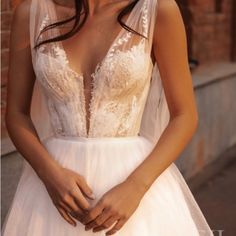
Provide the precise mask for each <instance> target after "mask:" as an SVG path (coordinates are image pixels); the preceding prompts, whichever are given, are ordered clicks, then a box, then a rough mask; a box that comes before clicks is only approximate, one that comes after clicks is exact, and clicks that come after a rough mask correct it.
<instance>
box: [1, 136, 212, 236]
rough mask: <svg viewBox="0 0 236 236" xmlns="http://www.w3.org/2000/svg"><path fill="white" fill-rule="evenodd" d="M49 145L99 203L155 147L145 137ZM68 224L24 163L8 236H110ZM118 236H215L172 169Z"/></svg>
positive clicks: (7, 222)
mask: <svg viewBox="0 0 236 236" xmlns="http://www.w3.org/2000/svg"><path fill="white" fill-rule="evenodd" d="M43 144H44V145H45V147H46V148H47V150H48V151H49V153H50V154H51V156H52V157H53V158H55V159H56V160H57V161H58V162H59V163H60V164H61V165H62V166H64V167H66V168H70V169H72V170H74V171H76V172H78V173H79V174H81V175H83V176H84V177H85V180H86V181H87V183H88V185H89V186H90V187H91V189H92V190H93V192H94V194H95V196H96V199H95V200H89V199H88V200H89V202H90V203H91V204H92V205H93V204H96V202H97V201H98V200H99V198H100V197H102V195H103V194H104V193H105V192H106V191H108V190H109V189H111V188H112V187H113V186H115V185H117V184H118V183H120V182H122V181H123V180H125V179H126V178H127V176H128V175H129V174H130V173H131V172H132V171H133V170H134V169H135V168H136V167H137V166H138V165H139V164H141V162H142V161H144V159H145V158H146V157H147V156H148V154H149V153H150V151H151V149H152V144H151V143H150V142H149V141H148V140H147V139H146V138H144V137H141V136H134V137H122V138H115V137H114V138H82V137H78V138H68V137H66V138H62V137H61V138H58V137H50V138H48V139H46V140H44V141H43ZM107 230H108V229H106V230H103V231H100V232H97V233H94V232H92V230H90V231H85V229H84V225H83V224H82V223H80V222H79V221H78V222H77V226H76V227H74V226H72V225H70V224H69V223H68V222H67V221H65V220H64V219H63V218H62V216H61V215H60V214H59V212H58V211H57V209H56V207H55V206H54V205H53V203H52V200H51V198H50V197H49V194H48V192H47V190H46V188H45V186H44V184H43V182H42V181H41V180H40V179H39V177H38V176H37V174H36V173H35V172H34V170H33V169H32V167H31V166H30V165H29V164H28V163H27V162H26V161H24V167H23V171H22V175H21V178H20V180H19V184H18V187H17V190H16V193H15V196H14V199H13V202H12V204H11V206H10V209H9V211H8V214H7V216H6V218H5V221H4V224H3V228H2V233H3V235H4V236H19V235H20V236H92V235H98V236H105V232H106V231H107ZM115 235H117V236H195V235H202V236H203V235H204V236H209V235H213V234H212V231H211V229H210V228H209V226H208V224H207V222H206V220H205V218H204V216H203V214H202V212H201V210H200V209H199V207H198V205H197V203H196V201H195V199H194V198H193V195H192V193H191V192H190V190H189V188H188V186H187V184H186V182H185V180H184V178H183V177H182V175H181V173H180V172H179V170H178V168H177V167H176V165H175V164H174V163H172V164H171V165H170V166H169V167H168V168H167V169H166V170H165V171H164V172H163V173H162V174H161V175H160V176H159V177H158V178H157V179H156V180H155V182H154V183H153V184H152V186H151V187H150V188H149V190H148V191H147V192H146V193H145V195H144V197H143V198H142V200H141V202H140V204H139V206H138V208H137V209H136V211H135V212H134V213H133V215H132V216H131V217H130V218H129V220H128V221H127V222H126V223H125V225H124V226H123V227H122V228H121V229H120V230H119V231H117V233H116V234H115Z"/></svg>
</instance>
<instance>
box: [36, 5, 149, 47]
mask: <svg viewBox="0 0 236 236" xmlns="http://www.w3.org/2000/svg"><path fill="white" fill-rule="evenodd" d="M74 1H75V10H76V12H75V15H74V16H72V17H70V18H68V19H66V20H62V21H59V22H56V23H53V24H50V25H47V26H46V27H44V28H43V29H42V30H41V32H40V33H39V35H38V38H37V41H38V39H39V36H40V35H41V34H42V33H43V32H45V31H47V30H50V29H52V28H55V27H57V26H60V25H63V24H65V23H68V22H70V21H72V20H75V22H74V25H73V27H72V29H71V30H70V31H69V32H67V33H65V34H63V35H59V36H56V37H54V38H50V39H46V40H43V41H42V42H40V43H38V44H36V45H35V46H34V49H37V48H38V47H39V46H40V45H42V44H45V43H50V42H56V41H61V40H65V39H67V38H70V37H72V36H73V35H74V34H75V33H77V32H78V31H79V30H80V29H81V28H82V26H83V25H84V23H85V21H86V19H87V16H88V12H89V6H88V1H87V0H74ZM138 1H139V0H134V1H133V2H131V3H130V4H129V5H127V6H126V7H125V8H124V9H123V10H122V11H121V12H120V13H119V15H118V17H117V20H118V22H119V23H120V25H121V26H122V27H123V28H124V29H126V30H128V31H130V32H133V33H135V34H137V35H139V36H143V37H145V38H146V36H144V35H142V34H140V33H139V32H136V31H135V30H133V29H131V28H130V27H129V26H127V25H126V24H125V23H124V22H123V21H122V18H123V16H125V15H126V14H127V13H129V12H130V11H132V9H133V8H134V7H135V5H136V4H137V3H138ZM82 6H83V7H84V9H85V11H84V14H85V17H84V18H83V20H82V22H81V23H79V22H80V16H81V15H82V13H81V11H82Z"/></svg>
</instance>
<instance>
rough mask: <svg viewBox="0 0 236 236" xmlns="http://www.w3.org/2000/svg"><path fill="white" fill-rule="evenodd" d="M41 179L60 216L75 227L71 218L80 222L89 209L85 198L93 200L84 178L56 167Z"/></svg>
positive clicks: (68, 170) (74, 222)
mask: <svg viewBox="0 0 236 236" xmlns="http://www.w3.org/2000/svg"><path fill="white" fill-rule="evenodd" d="M41 179H42V180H43V182H44V184H45V186H46V189H47V191H48V193H49V195H50V197H51V199H52V201H53V203H54V205H55V206H56V208H57V210H58V211H59V213H60V214H61V216H62V217H63V218H64V219H65V220H66V221H67V222H68V223H70V224H72V225H73V226H76V221H75V220H74V219H73V217H74V218H76V219H77V220H79V221H80V219H81V217H82V216H83V214H84V213H85V212H86V211H88V210H89V208H90V204H89V203H88V201H87V199H86V198H85V197H88V198H90V199H94V197H93V195H92V190H91V189H90V187H89V186H88V184H87V183H86V181H85V179H84V177H83V176H82V175H79V174H78V173H76V172H74V171H72V170H70V169H66V168H63V167H61V166H57V167H56V168H55V169H53V170H51V171H50V173H49V174H47V176H45V175H44V177H42V178H41ZM72 216H73V217H72Z"/></svg>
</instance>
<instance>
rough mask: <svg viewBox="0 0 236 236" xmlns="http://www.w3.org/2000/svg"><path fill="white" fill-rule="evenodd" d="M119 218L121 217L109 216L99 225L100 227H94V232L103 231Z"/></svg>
mask: <svg viewBox="0 0 236 236" xmlns="http://www.w3.org/2000/svg"><path fill="white" fill-rule="evenodd" d="M118 219H119V217H118V216H111V217H109V218H108V219H107V220H106V221H105V222H104V223H103V224H102V225H101V226H98V227H96V228H94V229H93V232H98V231H101V230H103V229H108V228H110V227H111V226H112V225H113V224H114V223H116V221H117V220H118Z"/></svg>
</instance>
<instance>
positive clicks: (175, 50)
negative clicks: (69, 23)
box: [6, 0, 198, 235]
mask: <svg viewBox="0 0 236 236" xmlns="http://www.w3.org/2000/svg"><path fill="white" fill-rule="evenodd" d="M65 2H67V3H68V2H70V3H72V2H73V1H59V0H57V3H60V4H65ZM88 2H89V4H90V8H91V12H90V15H89V19H88V23H87V24H86V25H85V26H84V29H83V34H78V36H77V35H76V37H75V38H74V39H71V41H69V40H68V41H67V40H66V41H65V48H66V45H67V46H68V47H67V50H68V53H69V51H70V50H71V51H70V52H71V54H70V58H71V59H70V62H72V61H75V60H73V55H72V52H73V51H74V49H75V51H76V50H80V49H79V48H78V46H77V48H74V47H76V46H75V44H73V46H72V45H71V46H70V48H69V44H70V43H72V42H75V41H76V40H79V39H80V40H81V41H80V42H81V43H80V44H78V43H77V45H81V47H83V48H85V49H86V50H88V51H84V55H91V54H90V53H89V50H92V51H93V50H96V48H95V47H94V48H93V47H92V46H91V45H95V44H93V42H92V43H91V42H89V43H90V45H89V46H88V44H87V46H86V40H85V38H86V37H88V35H89V34H90V35H91V34H92V33H97V34H98V32H96V31H94V29H95V28H97V26H98V25H97V24H99V22H100V23H101V28H102V27H105V28H106V29H108V28H109V27H110V28H112V27H114V22H115V20H114V19H113V21H105V22H111V23H110V25H109V26H103V24H104V22H102V19H105V18H106V17H108V18H109V17H111V14H110V15H109V12H111V10H113V11H114V7H113V8H110V11H109V7H110V6H111V4H108V3H109V1H104V0H103V1H99V0H97V1H95V0H89V1H88ZM123 4H124V2H123ZM69 5H70V4H69ZM69 5H68V6H69ZM114 5H115V4H113V6H114ZM124 5H125V4H124ZM124 5H123V6H124ZM29 6H30V0H25V1H24V2H23V3H21V4H20V5H19V6H18V7H17V8H16V10H15V13H14V18H13V21H12V30H11V41H10V67H9V79H8V88H7V89H8V93H7V94H8V95H7V111H6V125H7V129H8V132H9V135H10V137H11V139H12V141H13V143H14V144H15V146H16V148H17V149H18V151H19V152H20V153H21V154H22V156H23V157H24V158H25V159H26V160H27V161H28V162H29V164H30V165H31V166H32V167H33V169H34V170H35V172H36V173H37V175H38V176H39V178H40V179H41V180H42V182H43V183H44V184H45V186H46V189H47V191H48V193H49V195H50V197H51V199H52V202H53V203H54V205H55V207H56V208H57V209H58V211H59V213H60V214H61V216H62V217H63V218H64V219H65V220H66V221H67V222H69V223H70V224H72V225H74V226H76V220H78V221H80V222H81V223H83V224H84V226H85V229H86V230H91V229H92V230H94V231H99V230H103V229H107V228H108V227H110V226H111V225H113V224H114V223H115V222H116V221H117V222H116V224H115V225H114V226H113V227H112V228H111V229H109V230H108V231H107V232H106V235H112V234H114V233H115V232H116V231H117V230H119V229H121V228H122V227H123V226H124V225H125V223H126V222H127V220H128V219H129V218H130V217H131V215H132V214H133V213H134V212H135V210H136V209H137V207H138V206H139V203H140V201H141V199H142V197H143V196H144V194H145V193H146V192H147V191H148V189H149V188H150V187H151V186H152V184H153V182H154V181H155V180H156V179H157V178H158V176H160V175H161V173H162V172H163V171H164V170H165V169H166V168H167V167H169V165H170V164H171V163H172V162H173V161H175V160H176V159H177V158H178V156H179V155H180V153H181V152H182V151H183V150H184V148H185V147H186V145H187V144H188V142H189V141H190V140H191V138H192V136H193V134H194V133H195V131H196V128H197V124H198V114H197V109H196V103H195V98H194V91H193V86H192V79H191V73H190V71H189V67H188V58H187V43H186V35H185V29H184V25H183V21H182V17H181V14H180V11H179V8H178V6H177V4H176V3H175V1H174V0H159V4H158V8H157V19H156V22H157V23H156V25H155V31H154V38H153V54H152V57H153V60H154V61H156V62H157V64H158V67H159V70H160V74H161V78H162V82H163V86H164V90H165V93H166V98H167V103H168V106H169V110H170V122H169V123H168V125H167V127H166V129H165V130H164V132H163V134H162V135H161V137H160V139H159V141H158V143H157V145H156V147H155V148H154V149H153V151H152V153H150V155H149V156H148V157H147V158H146V159H145V160H144V161H143V162H142V163H141V164H140V165H139V166H138V167H137V168H136V169H135V170H134V171H133V172H132V173H130V175H129V176H128V177H127V179H126V180H125V181H124V182H122V183H120V184H118V185H116V186H114V187H113V188H112V189H110V190H109V191H108V192H106V193H105V194H104V195H103V196H102V197H101V198H100V199H99V200H98V201H97V204H96V205H95V206H93V207H91V206H90V205H89V203H88V200H87V198H90V199H93V198H92V197H91V193H92V189H91V188H90V187H89V186H88V184H87V183H86V181H85V179H84V178H83V176H81V175H80V174H79V173H76V172H73V171H72V170H69V169H65V168H63V167H61V166H60V165H59V164H58V163H57V162H56V161H54V159H53V157H51V156H50V154H49V153H48V152H47V150H46V149H45V148H44V146H43V145H42V144H41V142H40V140H39V137H38V134H37V132H36V130H35V128H34V125H33V123H32V121H31V118H30V101H31V96H32V91H33V90H32V89H33V85H34V82H35V74H34V70H33V67H32V62H31V52H30V44H29V43H30V42H29V32H28V25H29ZM71 6H73V5H70V7H71ZM120 7H121V6H120V5H119V7H118V5H117V8H116V11H118V8H119V9H120ZM104 9H107V11H105V12H106V13H104ZM113 18H114V16H113ZM94 19H100V20H98V21H95V20H94ZM106 19H107V18H106ZM87 26H88V27H87ZM22 29H25V30H22ZM115 29H116V30H117V31H116V30H115ZM119 29H120V28H119V26H118V23H116V28H114V32H119ZM114 35H115V33H114ZM96 36H97V35H96ZM94 38H95V37H94ZM75 39H76V40H75ZM96 40H97V41H96V42H98V41H99V40H102V34H100V35H99V37H98V38H97V39H96ZM105 41H106V42H107V45H104V48H105V47H106V46H108V45H109V42H108V41H109V40H108V39H107V40H105ZM77 42H78V41H77ZM101 42H102V41H101ZM66 43H68V44H66ZM72 48H73V49H72ZM94 53H96V51H94ZM75 54H76V53H75ZM99 59H100V58H98V59H97V61H99ZM84 60H85V64H87V65H92V66H91V67H90V68H88V67H87V68H85V69H84V73H85V71H86V70H88V71H89V72H92V71H93V66H94V65H96V63H97V61H96V62H91V61H89V60H91V58H88V56H87V58H86V57H84ZM77 66H78V65H74V68H79V66H78V67H77ZM81 67H82V66H81ZM83 68H84V67H83ZM79 69H80V68H79ZM89 74H90V73H88V74H87V75H86V76H87V77H88V78H89V76H88V75H89ZM22 94H23V95H24V96H22Z"/></svg>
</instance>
